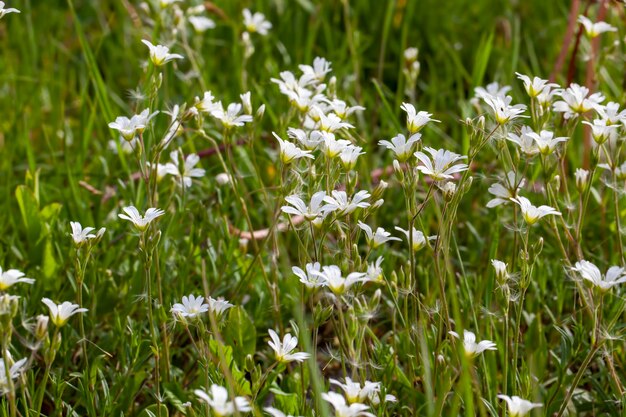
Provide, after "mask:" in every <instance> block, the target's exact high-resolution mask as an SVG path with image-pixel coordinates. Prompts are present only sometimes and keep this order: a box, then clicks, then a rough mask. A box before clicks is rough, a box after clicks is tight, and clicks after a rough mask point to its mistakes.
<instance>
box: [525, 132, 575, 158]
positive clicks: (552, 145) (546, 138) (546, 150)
mask: <svg viewBox="0 0 626 417" xmlns="http://www.w3.org/2000/svg"><path fill="white" fill-rule="evenodd" d="M527 135H528V136H530V137H531V138H532V139H533V140H534V141H535V144H536V145H537V149H539V152H541V154H542V155H550V154H551V153H552V152H554V150H555V149H556V146H557V145H558V144H559V143H561V142H566V141H567V140H569V138H567V137H558V138H555V137H554V133H553V132H550V131H548V130H542V131H541V132H540V133H535V132H528V133H527Z"/></svg>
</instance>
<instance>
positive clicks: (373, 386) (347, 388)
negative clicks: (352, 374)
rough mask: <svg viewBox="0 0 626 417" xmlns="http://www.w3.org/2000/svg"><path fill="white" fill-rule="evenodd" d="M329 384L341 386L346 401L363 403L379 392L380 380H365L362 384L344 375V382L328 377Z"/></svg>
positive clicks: (376, 395)
mask: <svg viewBox="0 0 626 417" xmlns="http://www.w3.org/2000/svg"><path fill="white" fill-rule="evenodd" d="M329 381H330V384H331V385H336V386H338V387H339V388H341V389H342V390H343V392H344V395H345V396H346V400H348V403H350V404H354V403H364V402H366V401H368V400H370V399H372V398H374V397H378V394H379V392H380V382H370V381H365V383H364V384H363V386H362V387H361V384H360V383H359V382H357V381H352V379H351V378H349V377H346V382H345V383H341V382H339V381H337V380H336V379H332V378H331V379H330V380H329Z"/></svg>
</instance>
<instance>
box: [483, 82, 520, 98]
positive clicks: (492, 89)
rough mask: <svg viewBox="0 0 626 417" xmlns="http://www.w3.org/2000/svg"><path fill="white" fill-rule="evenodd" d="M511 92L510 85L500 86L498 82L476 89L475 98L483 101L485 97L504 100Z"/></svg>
mask: <svg viewBox="0 0 626 417" xmlns="http://www.w3.org/2000/svg"><path fill="white" fill-rule="evenodd" d="M509 91H511V87H510V86H508V85H502V86H501V85H500V84H498V82H497V81H494V82H492V83H489V84H487V86H486V87H476V88H474V95H475V96H474V98H480V99H483V98H484V97H501V98H502V99H504V98H505V97H506V95H507V93H508V92H509Z"/></svg>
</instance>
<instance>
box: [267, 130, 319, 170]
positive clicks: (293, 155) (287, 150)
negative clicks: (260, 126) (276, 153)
mask: <svg viewBox="0 0 626 417" xmlns="http://www.w3.org/2000/svg"><path fill="white" fill-rule="evenodd" d="M272 134H273V135H274V137H275V138H276V140H278V143H279V145H280V160H281V161H282V163H283V164H285V165H288V164H290V163H292V162H293V161H295V160H297V159H300V158H310V159H314V156H313V155H311V151H303V150H302V149H300V148H298V147H297V146H296V145H294V144H293V143H291V142H289V141H286V140H283V139H281V138H280V136H278V135H277V134H276V133H275V132H272Z"/></svg>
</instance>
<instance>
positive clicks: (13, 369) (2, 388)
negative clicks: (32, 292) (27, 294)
mask: <svg viewBox="0 0 626 417" xmlns="http://www.w3.org/2000/svg"><path fill="white" fill-rule="evenodd" d="M0 3H2V2H0ZM0 7H2V4H0ZM6 359H7V358H0V395H4V394H7V393H9V387H10V386H11V384H9V380H8V379H7V374H8V377H9V378H11V379H17V377H18V376H19V375H20V373H22V372H23V371H24V365H26V358H24V359H20V360H19V361H17V362H15V363H14V364H12V365H11V366H10V367H9V369H8V371H9V372H8V373H7V366H8V365H7V363H5V360H6ZM8 362H11V361H10V358H9V361H8Z"/></svg>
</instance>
